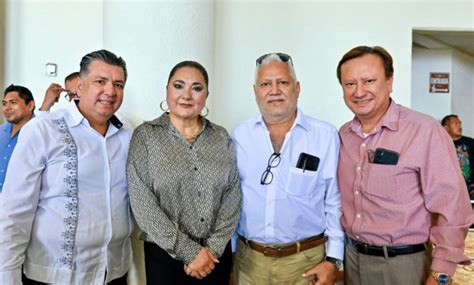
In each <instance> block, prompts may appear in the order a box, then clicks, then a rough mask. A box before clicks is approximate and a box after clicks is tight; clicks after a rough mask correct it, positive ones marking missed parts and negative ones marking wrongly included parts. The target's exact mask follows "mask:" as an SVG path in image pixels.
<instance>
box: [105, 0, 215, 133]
mask: <svg viewBox="0 0 474 285" xmlns="http://www.w3.org/2000/svg"><path fill="white" fill-rule="evenodd" d="M103 22H104V48H107V49H109V50H111V51H114V52H117V53H118V54H120V55H121V56H123V58H124V59H125V60H126V61H127V69H128V73H129V78H128V82H127V86H126V95H125V98H124V103H123V105H122V107H121V109H120V114H121V115H123V116H125V118H127V119H129V120H130V121H131V122H132V123H133V124H134V125H137V124H139V123H141V122H142V121H143V120H151V119H154V118H155V117H157V116H159V115H160V114H161V113H162V111H161V110H160V109H159V105H160V102H161V101H162V100H164V99H165V97H166V90H165V88H166V83H167V80H168V75H169V72H170V70H171V69H172V68H173V66H174V65H176V64H177V63H178V62H181V61H183V60H188V59H189V60H195V61H198V62H200V63H201V64H202V65H203V66H204V67H206V69H207V71H208V73H209V77H210V92H211V94H212V93H213V92H212V86H213V84H214V82H213V81H214V80H213V79H214V73H213V69H214V68H213V67H214V61H213V60H214V57H213V50H214V6H213V5H212V2H209V1H207V2H203V1H174V2H173V1H171V2H163V1H141V2H132V1H126V2H118V1H107V2H106V4H105V5H104V20H103ZM212 98H213V96H212V95H211V97H210V98H209V100H208V105H211V104H212ZM209 108H211V109H212V107H211V106H209ZM211 115H212V114H211ZM210 118H212V116H210Z"/></svg>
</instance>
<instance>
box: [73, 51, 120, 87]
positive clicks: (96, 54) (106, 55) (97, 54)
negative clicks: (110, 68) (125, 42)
mask: <svg viewBox="0 0 474 285" xmlns="http://www.w3.org/2000/svg"><path fill="white" fill-rule="evenodd" d="M95 60H99V61H102V62H105V63H107V64H110V65H115V66H118V67H121V68H122V69H123V74H124V77H125V81H127V65H126V64H125V60H123V59H122V58H121V57H118V56H116V55H115V54H114V53H113V52H110V51H108V50H106V49H102V50H98V51H93V52H91V53H88V54H86V55H85V56H84V57H83V58H82V59H81V63H80V66H81V69H80V71H79V73H80V75H81V77H84V76H85V75H86V74H87V73H89V66H90V64H91V63H92V62H93V61H95Z"/></svg>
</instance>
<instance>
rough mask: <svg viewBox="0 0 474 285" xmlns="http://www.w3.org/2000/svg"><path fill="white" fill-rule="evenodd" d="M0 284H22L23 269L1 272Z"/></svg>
mask: <svg viewBox="0 0 474 285" xmlns="http://www.w3.org/2000/svg"><path fill="white" fill-rule="evenodd" d="M0 284H22V281H21V269H17V270H10V271H0Z"/></svg>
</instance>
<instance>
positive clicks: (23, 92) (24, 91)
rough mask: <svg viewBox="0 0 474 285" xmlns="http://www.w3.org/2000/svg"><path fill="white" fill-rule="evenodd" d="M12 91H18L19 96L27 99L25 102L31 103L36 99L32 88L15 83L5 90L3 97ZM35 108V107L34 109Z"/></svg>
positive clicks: (24, 99)
mask: <svg viewBox="0 0 474 285" xmlns="http://www.w3.org/2000/svg"><path fill="white" fill-rule="evenodd" d="M10 92H18V96H19V97H20V98H21V99H22V100H23V101H25V104H28V103H30V102H31V101H33V102H34V101H35V99H34V98H33V94H32V93H31V91H30V89H28V88H26V87H24V86H21V85H14V84H11V85H10V86H8V87H7V89H5V92H3V98H5V95H7V93H10ZM33 110H34V109H33Z"/></svg>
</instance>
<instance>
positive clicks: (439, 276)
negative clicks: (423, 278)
mask: <svg viewBox="0 0 474 285" xmlns="http://www.w3.org/2000/svg"><path fill="white" fill-rule="evenodd" d="M431 275H433V277H434V278H435V280H436V282H438V284H439V285H448V284H449V282H450V281H451V277H450V276H449V275H448V274H446V273H443V272H439V271H434V270H431Z"/></svg>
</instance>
